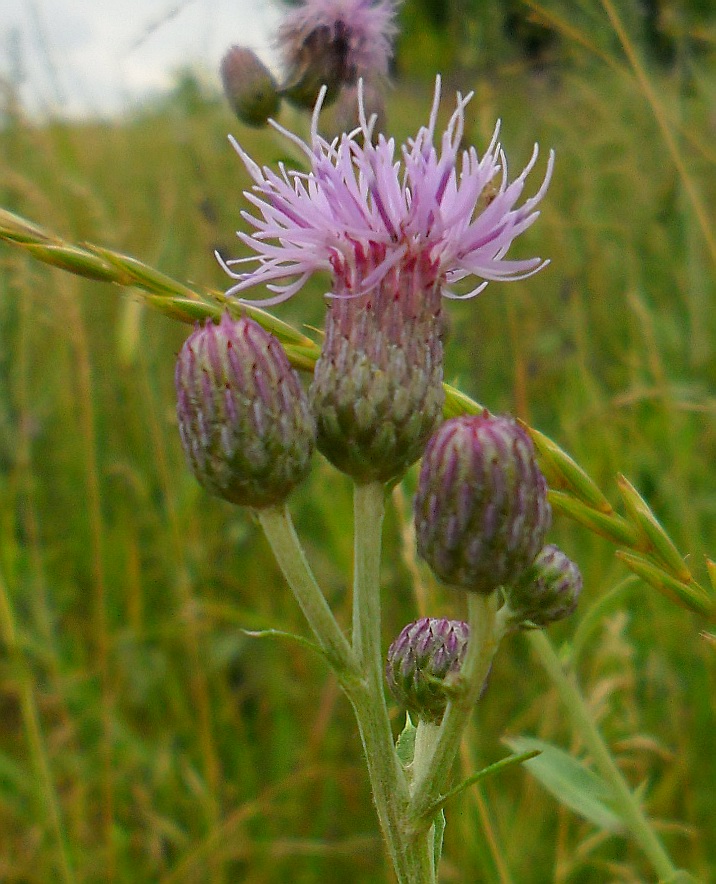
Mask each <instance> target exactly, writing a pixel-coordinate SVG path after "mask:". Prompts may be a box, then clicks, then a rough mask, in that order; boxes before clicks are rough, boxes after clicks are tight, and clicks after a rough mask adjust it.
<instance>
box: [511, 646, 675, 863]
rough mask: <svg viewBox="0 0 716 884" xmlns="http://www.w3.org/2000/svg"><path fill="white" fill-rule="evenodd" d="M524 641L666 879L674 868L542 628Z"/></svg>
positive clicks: (632, 829)
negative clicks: (530, 647) (549, 680)
mask: <svg viewBox="0 0 716 884" xmlns="http://www.w3.org/2000/svg"><path fill="white" fill-rule="evenodd" d="M528 640H529V642H530V645H531V646H532V650H533V651H534V652H535V654H536V656H537V657H538V659H539V661H540V663H541V664H542V666H543V667H544V669H545V671H546V672H547V674H548V675H549V677H550V679H551V680H552V682H553V684H554V686H555V687H556V688H557V691H558V692H559V695H560V697H561V698H562V702H563V703H564V705H565V707H566V709H567V711H568V713H569V715H570V717H571V719H572V725H573V727H574V729H575V731H577V732H578V733H579V735H580V737H581V738H582V740H583V741H584V744H585V745H586V747H587V749H588V750H589V752H590V753H591V756H592V758H593V760H594V764H595V765H596V767H597V768H598V770H599V772H600V773H601V775H602V776H603V777H604V779H605V780H606V781H607V782H608V783H609V785H610V786H611V788H612V791H613V793H614V797H615V799H616V801H617V802H618V809H619V812H620V813H621V815H622V817H623V819H624V822H625V823H626V825H627V827H628V828H629V830H630V832H631V833H632V835H633V836H634V838H635V840H636V841H637V843H638V844H639V845H640V847H641V848H642V850H643V851H644V854H645V855H646V857H647V859H648V860H649V862H650V863H651V865H652V867H653V868H654V871H656V873H657V874H658V876H659V878H660V879H670V878H671V877H672V876H673V875H674V874H675V873H676V867H675V866H674V864H673V863H672V862H671V859H670V858H669V855H668V854H667V852H666V850H665V849H664V847H663V845H662V843H661V841H660V840H659V837H658V836H657V834H656V832H655V831H654V829H653V828H652V827H651V825H650V824H649V821H648V819H647V817H646V815H645V814H644V811H643V810H642V807H641V805H640V803H639V800H638V799H637V797H636V796H635V795H634V793H633V792H632V791H631V789H630V788H629V786H628V785H627V783H626V781H625V779H624V777H623V776H622V774H621V771H620V770H619V768H618V767H617V765H616V763H615V761H614V759H613V758H612V756H611V754H610V752H609V749H608V748H607V745H606V743H605V741H604V738H603V737H602V735H601V734H600V733H599V730H598V728H597V726H596V724H595V723H594V720H593V718H592V716H591V714H590V712H589V709H588V708H587V704H586V703H585V701H584V698H583V697H582V694H581V692H580V691H579V688H578V687H577V684H576V682H575V680H574V678H572V677H570V676H569V675H567V673H566V672H565V670H564V668H563V667H562V664H561V663H560V660H559V657H558V656H557V654H556V652H555V650H554V648H553V647H552V644H551V643H550V641H549V639H548V638H547V636H546V635H545V634H544V632H543V631H542V630H534V631H533V632H530V633H529V634H528Z"/></svg>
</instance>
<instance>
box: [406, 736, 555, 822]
mask: <svg viewBox="0 0 716 884" xmlns="http://www.w3.org/2000/svg"><path fill="white" fill-rule="evenodd" d="M540 751H541V750H540V749H528V750H527V751H525V752H519V753H518V754H516V755H508V756H507V758H501V759H500V760H499V761H496V762H495V763H494V764H490V765H489V766H488V767H483V769H482V770H479V771H477V773H474V774H472V775H471V776H469V777H467V779H465V780H463V781H462V782H461V783H459V784H458V785H457V786H455V787H454V788H452V789H450V791H449V792H446V793H445V794H444V795H441V796H440V797H439V798H436V799H435V801H434V802H433V803H432V804H431V805H430V806H429V807H428V808H427V810H426V811H425V812H424V813H423V814H422V818H423V819H425V820H432V819H433V817H435V816H436V815H437V814H438V813H439V812H440V811H441V810H442V809H443V808H444V807H445V805H446V804H447V802H448V801H450V799H451V798H454V797H455V796H456V795H459V794H460V792H464V791H465V789H468V788H469V787H470V786H474V785H475V783H479V782H480V780H484V779H486V778H487V777H491V776H493V775H494V774H497V773H501V772H502V771H504V770H507V769H508V768H510V767H514V766H515V765H516V764H523V763H524V762H525V761H529V760H530V759H532V758H536V757H537V756H538V755H539V754H540Z"/></svg>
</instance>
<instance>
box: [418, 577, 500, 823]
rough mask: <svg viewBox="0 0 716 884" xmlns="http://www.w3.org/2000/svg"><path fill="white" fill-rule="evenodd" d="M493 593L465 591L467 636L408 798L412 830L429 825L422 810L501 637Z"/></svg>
mask: <svg viewBox="0 0 716 884" xmlns="http://www.w3.org/2000/svg"><path fill="white" fill-rule="evenodd" d="M497 602H498V599H497V593H496V592H493V593H491V594H490V595H488V596H485V595H479V594H477V593H469V594H468V611H469V614H468V619H469V625H470V639H469V641H468V645H467V652H466V654H465V660H464V662H463V665H462V668H461V670H460V680H459V682H458V685H457V686H456V693H455V696H454V698H453V699H452V700H451V701H450V702H449V703H448V706H447V709H446V710H445V715H444V716H443V720H442V724H441V725H440V732H439V733H438V736H437V740H436V741H435V746H434V749H433V752H432V755H431V757H430V759H429V761H428V763H427V764H426V765H425V766H424V768H423V770H422V771H421V774H422V775H421V776H420V777H419V778H416V781H415V783H414V787H413V794H412V797H411V800H410V808H409V819H410V821H411V823H412V825H413V826H414V827H415V830H416V831H421V830H423V829H425V827H428V826H430V824H431V822H432V820H431V819H430V818H429V817H428V818H426V813H427V812H428V811H429V808H430V807H431V806H432V805H433V804H434V802H435V800H436V799H437V798H438V797H439V796H440V794H441V793H442V792H443V791H444V790H445V784H446V783H447V780H448V777H449V776H450V771H451V769H452V766H453V763H454V761H455V756H456V755H457V750H458V748H459V745H460V739H461V737H462V734H463V731H464V730H465V727H466V725H467V722H468V720H469V718H470V714H471V713H472V711H473V709H474V708H475V704H476V702H477V699H478V697H479V695H480V689H481V688H482V685H483V684H484V681H485V679H486V678H487V674H488V672H489V670H490V663H491V662H492V658H493V656H494V655H495V651H496V650H497V645H498V643H499V641H500V638H501V637H502V631H503V629H502V623H501V621H500V620H499V618H498V617H497Z"/></svg>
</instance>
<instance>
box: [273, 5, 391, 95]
mask: <svg viewBox="0 0 716 884" xmlns="http://www.w3.org/2000/svg"><path fill="white" fill-rule="evenodd" d="M396 6H397V4H396V3H395V2H394V0H304V2H302V3H300V4H299V5H298V6H297V7H295V8H294V9H292V10H291V11H290V12H288V13H287V14H286V16H285V18H284V20H283V22H282V24H281V26H280V27H279V30H278V47H279V50H280V52H281V55H282V57H283V63H284V66H285V68H286V83H285V85H284V87H283V92H284V94H285V96H286V97H287V98H288V100H289V101H291V102H292V103H294V104H296V105H297V106H298V107H307V108H311V107H313V105H314V104H315V102H316V98H317V97H318V93H319V91H320V89H321V87H322V86H323V85H324V84H325V85H326V86H327V89H328V92H327V98H328V99H329V100H333V99H334V98H336V96H337V95H338V93H339V91H340V89H341V88H342V87H343V86H350V85H353V84H355V83H356V81H357V80H358V78H359V77H379V78H380V77H385V76H386V75H387V73H388V62H389V60H390V56H391V54H392V43H393V38H394V36H395V34H396V31H397V29H396V27H395V21H394V19H395V14H396Z"/></svg>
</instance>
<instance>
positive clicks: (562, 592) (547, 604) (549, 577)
mask: <svg viewBox="0 0 716 884" xmlns="http://www.w3.org/2000/svg"><path fill="white" fill-rule="evenodd" d="M581 591H582V575H581V573H580V570H579V567H578V566H577V565H576V564H575V563H574V562H573V561H572V560H571V559H569V558H568V557H567V556H566V555H565V554H564V553H563V552H562V550H561V549H559V547H556V546H554V545H553V544H551V543H550V544H547V546H545V547H544V548H543V549H542V551H541V552H540V553H539V555H538V556H537V558H536V559H535V560H534V563H533V564H532V566H531V567H530V568H528V569H527V571H526V572H525V573H524V574H523V575H522V577H521V578H520V580H519V581H518V582H517V583H516V584H515V585H514V586H513V587H512V588H511V590H510V592H509V594H508V600H509V605H510V608H511V609H512V610H513V611H514V622H515V623H523V622H524V621H527V624H526V625H527V626H529V625H530V624H533V625H535V626H547V625H549V624H550V623H555V622H556V621H557V620H563V619H564V618H565V617H568V616H569V615H570V614H572V613H573V612H574V610H575V608H576V607H577V601H578V599H579V594H580V593H581Z"/></svg>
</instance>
